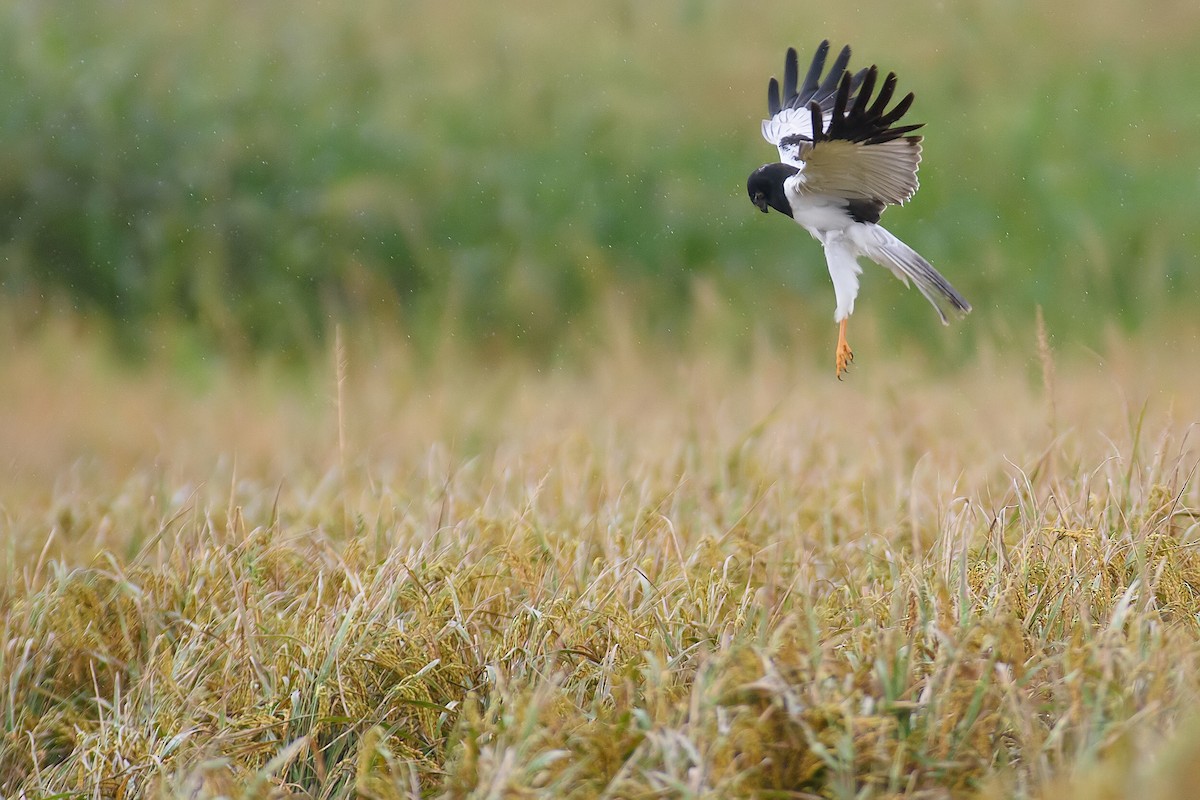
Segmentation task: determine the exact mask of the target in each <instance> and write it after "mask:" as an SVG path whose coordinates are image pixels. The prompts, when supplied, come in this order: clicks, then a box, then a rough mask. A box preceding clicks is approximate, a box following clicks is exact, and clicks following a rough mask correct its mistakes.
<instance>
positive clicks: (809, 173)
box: [797, 67, 921, 207]
mask: <svg viewBox="0 0 1200 800" xmlns="http://www.w3.org/2000/svg"><path fill="white" fill-rule="evenodd" d="M877 78H878V70H877V69H876V68H875V67H871V68H870V69H868V70H866V74H865V75H864V76H863V78H862V81H861V83H859V85H858V86H857V87H856V86H855V83H856V81H855V79H853V78H851V76H850V75H849V74H848V73H847V74H844V75H843V76H842V78H841V82H840V84H839V85H838V89H837V94H836V96H835V97H834V99H833V105H832V108H827V107H823V106H822V105H821V104H820V103H818V102H816V101H815V100H810V101H809V104H808V114H809V125H810V127H811V129H812V131H813V135H812V143H811V144H809V145H808V146H806V147H804V146H802V148H801V152H800V157H801V161H802V163H801V164H799V165H797V166H799V167H800V168H801V171H800V173H799V174H798V175H797V188H798V189H799V191H801V192H802V193H804V194H826V195H834V196H837V197H844V198H846V199H849V200H865V201H870V202H873V203H876V204H879V205H880V207H882V205H883V204H893V205H899V204H900V203H903V202H905V201H906V200H908V199H909V198H910V197H912V196H913V193H914V192H916V190H917V167H918V166H919V165H920V163H921V137H920V136H909V135H907V134H910V133H912V132H913V131H915V130H916V129H918V128H920V127H921V125H919V124H917V125H896V123H897V122H899V121H900V119H901V118H902V117H903V116H904V115H905V114H906V113H907V112H908V109H909V107H910V106H911V105H912V101H913V95H912V93H911V92H910V93H909V94H907V95H905V96H904V97H903V98H901V99H900V101H899V102H898V103H896V104H895V105H894V106H893V107H892V108H891V110H888V104H889V103H891V101H892V96H893V95H894V94H895V91H896V76H895V74H894V73H888V76H887V77H886V78H884V80H883V85H882V86H881V87H880V89H879V94H878V95H876V97H875V100H874V102H872V101H871V94H872V93H873V92H874V91H875V83H876V80H877ZM856 89H857V95H855V96H854V97H853V98H852V97H851V96H852V95H854V93H855V91H856Z"/></svg>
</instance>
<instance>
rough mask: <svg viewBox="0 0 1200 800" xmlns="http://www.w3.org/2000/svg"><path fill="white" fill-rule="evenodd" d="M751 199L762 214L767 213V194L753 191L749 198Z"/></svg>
mask: <svg viewBox="0 0 1200 800" xmlns="http://www.w3.org/2000/svg"><path fill="white" fill-rule="evenodd" d="M751 201H752V202H753V203H754V205H756V206H758V210H759V211H761V212H763V213H764V214H765V213H767V196H766V195H765V194H763V193H762V192H755V193H754V197H752V198H751Z"/></svg>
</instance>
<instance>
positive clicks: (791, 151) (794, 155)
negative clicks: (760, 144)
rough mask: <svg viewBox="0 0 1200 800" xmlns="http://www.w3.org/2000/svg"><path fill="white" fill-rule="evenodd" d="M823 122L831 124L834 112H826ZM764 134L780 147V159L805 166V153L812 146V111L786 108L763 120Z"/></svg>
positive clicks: (769, 140)
mask: <svg viewBox="0 0 1200 800" xmlns="http://www.w3.org/2000/svg"><path fill="white" fill-rule="evenodd" d="M822 116H823V120H822V121H823V123H824V124H825V125H829V120H830V119H831V118H832V116H833V114H832V112H828V111H827V112H825V113H824V114H823V115H822ZM762 135H763V138H764V139H766V140H767V141H768V142H770V143H771V144H773V145H775V146H776V147H777V148H779V160H780V161H782V162H783V163H785V164H791V165H792V166H793V167H803V166H804V153H805V152H807V150H808V148H809V147H812V138H813V131H812V112H810V111H809V110H808V109H807V108H785V109H783V110H782V111H780V112H779V113H778V114H776V115H775V116H773V117H771V118H770V119H764V120H763V121H762Z"/></svg>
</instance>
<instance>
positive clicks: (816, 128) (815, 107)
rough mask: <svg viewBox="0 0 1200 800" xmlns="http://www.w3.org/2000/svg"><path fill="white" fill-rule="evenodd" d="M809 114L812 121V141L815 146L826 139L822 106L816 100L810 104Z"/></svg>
mask: <svg viewBox="0 0 1200 800" xmlns="http://www.w3.org/2000/svg"><path fill="white" fill-rule="evenodd" d="M808 113H809V115H810V116H811V119H812V140H813V143H814V144H815V143H816V142H819V141H821V140H822V139H824V138H826V137H825V130H824V125H823V120H822V119H821V105H820V103H818V102H817V101H816V100H814V101H812V102H811V103H809V104H808Z"/></svg>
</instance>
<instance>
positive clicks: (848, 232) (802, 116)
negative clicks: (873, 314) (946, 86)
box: [746, 40, 971, 380]
mask: <svg viewBox="0 0 1200 800" xmlns="http://www.w3.org/2000/svg"><path fill="white" fill-rule="evenodd" d="M828 55H829V41H828V40H826V41H824V42H821V45H820V47H818V48H817V52H816V54H815V55H813V60H812V65H811V66H810V67H809V68H808V74H807V75H805V77H804V83H803V84H801V83H800V82H799V73H800V70H799V61H798V59H797V56H796V51H795V49H793V48H788V51H787V61H786V62H785V64H784V72H783V94H782V95H780V93H779V89H780V87H779V82H778V81H776V80H775V78H771V82H770V84H769V85H768V87H767V108H768V111H769V112H770V114H771V118H770V119H765V120H763V123H762V134H763V137H764V138H765V139H766V140H767V141H768V142H770V143H771V144H773V145H775V146H776V147H777V148H779V159H780V160H779V161H778V162H776V163H774V164H764V165H763V166H761V167H759V168H758V169H756V170H755V171H754V172H752V173H751V174H750V178H749V180H748V181H747V182H746V190H747V192H748V193H749V195H750V200H751V202H753V203H754V205H756V206H757V207H758V208H759V210H760V211H762V212H763V213H764V214H765V213H767V209H769V208H773V209H775V210H776V211H778V212H779V213H781V214H786V215H787V216H789V217H791V218H792V219H794V220H795V221H796V222H797V223H799V224H800V225H801V226H802V227H803V228H804V229H805V230H807V231H808V232H809V233H811V234H812V236H813V238H815V239H816V240H817V241H819V242H820V243H821V244H822V245H824V247H825V260H826V261H827V262H828V264H829V277H830V278H832V279H833V293H834V296H835V298H836V300H837V308H836V310H835V311H834V314H833V320H834V322H836V323H837V324H838V340H837V349H836V351H835V365H836V370H837V371H836V375H837V377H838V379H839V380H840V379H841V377H842V373H844V372H845V371H846V370H847V369H848V368H849V366H850V362H851V361H853V360H854V352H853V351H852V350H851V349H850V345H849V344H848V343H847V342H846V320H847V319H848V318H849V317H850V315H851V314H852V313H854V299H855V298H856V297H857V296H858V276H859V275H860V274H861V273H862V268H861V267H860V266H859V264H858V259H859V257H860V256H866V257H867V258H869V259H871V260H872V261H874V262H875V263H876V264H879V265H880V266H882V267H887V268H888V269H889V270H891V271H892V274H894V275H895V276H896V277H897V278H899V279H900V280H902V281H903V282H904V283H905V285H908V283H909V281H910V280H911V281H912V282H913V283H915V284H916V286H917V289H918V290H919V291H920V292H921V294H923V295H924V296H925V299H927V300H928V301H929V302H930V303H931V304H933V307H934V308H935V309H937V313H938V316H940V317H941V319H942V323H943V324H948V323H947V320H946V310H947V306H948V307H949V310H951V311H953V312H958V313H960V314H965V313H967V312H968V311H970V310H971V305H970V304H969V303H968V302H967V301H966V300H964V299H963V296H962V295H960V294H959V293H958V292H957V291H956V290H955V289H954V287H953V286H951V285H950V282H949V281H947V280H946V279H945V278H943V277H942V275H941V274H940V273H939V272H938V271H937V270H935V269H934V268H933V267H932V266H931V265H930V263H929V262H928V261H926V260H925V259H924V258H922V257H921V256H920V255H919V254H918V253H917V252H916V251H915V250H913V249H912V248H911V247H909V246H908V245H906V244H905V243H904V242H902V241H900V240H899V239H897V238H896V237H895V236H893V235H892V234H891V233H889V232H888V231H887V230H886V229H885V228H883V227H882V226H881V225H880V224H879V218H880V216H881V215H882V214H883V211H884V209H885V208H887V206H889V205H902V204H903V203H904V202H905V201H907V200H908V199H909V198H910V197H912V196H913V193H915V192H916V191H917V166H918V165H919V164H920V163H921V137H920V136H912V135H909V134H911V133H912V132H913V131H915V130H916V129H918V128H920V127H922V126H921V125H897V124H896V123H897V122H899V121H900V119H901V118H902V117H903V116H904V115H905V113H906V112H907V111H908V109H909V106H911V105H912V101H913V95H912V93H911V92H910V93H909V94H907V95H905V96H904V97H903V98H901V100H900V101H899V102H897V103H896V104H895V105H893V106H892V108H891V110H888V105H889V104H890V103H891V101H892V95H893V94H894V93H895V91H896V75H895V73H890V72H889V73H888V75H887V77H886V78H884V79H883V84H882V85H881V86H880V87H879V92H878V94H876V95H875V98H874V100H873V101H872V98H871V95H872V93H874V91H875V85H876V83H877V82H878V79H879V70H878V69H877V68H876V67H874V66H872V67H869V68H867V69H863V70H860V71H859V72H856V73H854V74H851V73H850V72H849V71H848V70H847V69H846V65H847V64H849V62H850V48H849V47H848V46H847V47H844V48H842V51H841V52H840V53H839V54H838V56H837V58H835V59H834V61H833V66H832V67H831V68H830V70H829V72H828V73H827V74H826V75H825V77H824V78H822V77H821V74H822V72H824V70H825V60H826V58H827V57H828Z"/></svg>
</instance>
